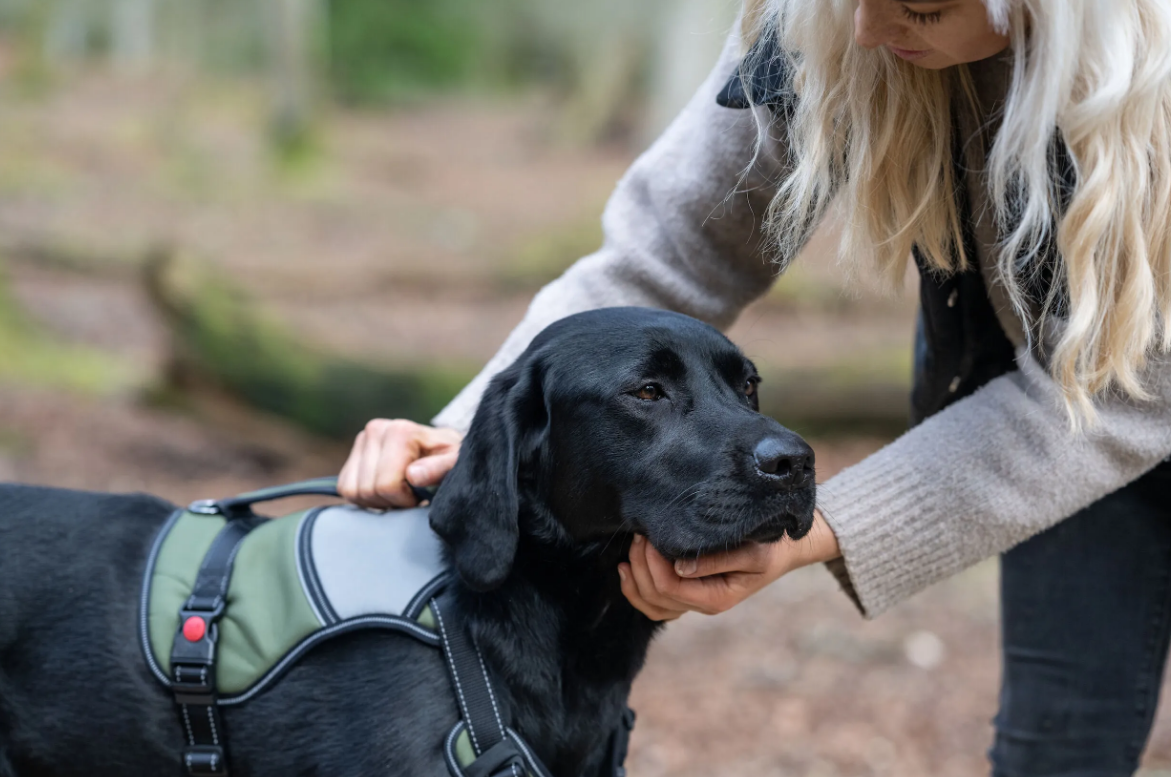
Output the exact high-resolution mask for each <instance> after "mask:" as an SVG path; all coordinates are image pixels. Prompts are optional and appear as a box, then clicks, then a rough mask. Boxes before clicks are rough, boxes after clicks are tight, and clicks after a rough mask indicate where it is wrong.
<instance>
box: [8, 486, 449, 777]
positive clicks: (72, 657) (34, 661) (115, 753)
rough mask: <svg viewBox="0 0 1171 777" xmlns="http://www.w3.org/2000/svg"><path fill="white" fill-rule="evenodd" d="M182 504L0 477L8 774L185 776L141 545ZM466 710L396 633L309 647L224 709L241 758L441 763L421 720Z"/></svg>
mask: <svg viewBox="0 0 1171 777" xmlns="http://www.w3.org/2000/svg"><path fill="white" fill-rule="evenodd" d="M173 510H174V506H173V505H170V504H168V503H167V502H165V501H162V500H160V499H157V498H154V497H150V496H144V495H110V494H98V493H86V492H77V491H65V490H61V489H49V488H36V487H29V486H15V485H0V777H15V776H16V775H22V776H28V775H38V776H41V775H43V776H44V777H65V776H66V775H104V774H109V775H127V774H134V775H138V774H142V775H148V774H177V773H179V770H180V765H179V754H180V752H181V751H182V748H183V744H184V739H183V733H182V729H181V727H180V725H179V719H178V715H177V713H176V709H175V706H174V702H173V701H172V699H171V696H170V694H169V693H168V692H167V691H166V690H165V689H164V688H162V687H161V685H160V684H159V683H158V681H157V680H156V679H155V678H154V677H153V676H152V674H151V673H150V670H149V669H148V667H147V664H146V662H145V659H144V657H143V654H142V650H141V647H140V643H139V639H138V635H137V625H138V617H139V599H140V590H141V586H142V578H143V573H144V571H145V567H146V562H147V557H148V555H149V553H150V548H151V545H152V543H153V541H154V539H155V536H156V534H157V532H158V530H159V528H160V527H161V526H162V524H163V523H164V522H165V521H166V519H167V517H168V516H169V515H170V514H171V513H172V512H173ZM456 718H457V711H456V708H455V702H454V700H453V699H452V697H451V693H450V690H449V687H448V679H447V675H446V670H445V668H444V666H443V663H442V658H441V657H440V656H439V654H438V652H437V651H436V650H434V649H433V648H430V647H428V646H426V645H422V644H419V643H417V642H414V641H413V640H411V639H409V638H407V637H403V636H400V635H396V634H386V633H370V632H367V633H359V634H353V635H347V636H346V637H343V638H339V639H337V640H335V641H333V642H331V643H328V644H325V645H322V646H320V647H319V648H315V649H314V650H313V651H311V652H310V653H309V655H307V656H306V657H305V658H304V659H302V660H301V661H300V662H299V663H298V664H297V665H296V666H295V667H294V668H293V669H292V670H291V671H290V672H289V673H288V675H286V676H285V677H284V678H283V679H282V680H281V681H280V682H279V683H278V684H277V685H276V686H275V687H273V688H272V689H271V690H270V691H267V692H265V693H263V694H261V695H260V696H258V697H257V698H255V699H253V700H251V701H249V702H248V703H246V704H243V705H240V706H238V707H233V708H230V709H226V710H225V711H224V723H225V727H226V729H227V731H228V736H229V737H230V743H229V747H230V751H231V758H232V765H233V771H235V772H236V773H239V774H252V775H266V774H272V775H278V774H279V775H288V774H298V773H310V772H312V773H322V774H334V775H344V774H355V775H358V774H383V775H407V774H418V775H426V774H437V775H438V774H442V773H445V771H446V770H445V768H444V767H443V765H442V764H443V761H442V755H441V751H440V745H441V742H440V741H438V740H437V739H436V738H434V737H428V736H422V737H420V735H419V734H420V732H439V731H446V730H448V729H449V728H450V727H451V726H452V725H453V724H454V721H455V720H456Z"/></svg>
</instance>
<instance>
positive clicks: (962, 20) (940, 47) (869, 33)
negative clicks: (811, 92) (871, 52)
mask: <svg viewBox="0 0 1171 777" xmlns="http://www.w3.org/2000/svg"><path fill="white" fill-rule="evenodd" d="M854 40H855V41H857V43H858V45H859V46H864V47H866V48H868V49H873V48H877V47H879V46H886V47H887V48H888V49H890V50H891V52H892V53H894V54H895V55H896V56H899V57H902V58H903V59H905V60H907V61H908V62H911V63H913V64H915V65H918V66H919V67H925V68H929V69H931V70H940V69H942V68H945V67H951V66H952V65H958V64H960V63H963V62H976V61H977V60H981V59H987V58H988V57H991V56H992V55H993V54H999V53H1000V52H1001V51H1004V50H1005V49H1006V48H1007V47H1008V36H1007V35H1002V34H1000V33H999V32H997V31H996V30H995V28H993V26H992V24H991V23H990V22H989V21H988V9H987V8H985V7H984V3H983V2H982V0H940V2H934V1H933V0H858V9H857V10H856V11H855V12H854Z"/></svg>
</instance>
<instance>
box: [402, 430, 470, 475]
mask: <svg viewBox="0 0 1171 777" xmlns="http://www.w3.org/2000/svg"><path fill="white" fill-rule="evenodd" d="M424 428H425V429H427V432H428V434H427V435H426V437H425V438H424V440H423V456H422V457H421V458H419V459H418V460H417V461H415V462H414V463H412V464H411V465H410V466H408V467H407V472H406V475H407V480H409V481H410V482H411V484H412V485H415V486H436V485H439V482H440V481H441V480H443V478H444V477H445V476H446V475H447V473H448V472H450V471H451V468H452V467H454V466H455V462H456V459H458V458H459V444H460V442H461V440H462V438H461V437H460V435H459V433H458V432H456V431H454V430H452V429H431V428H429V427H424Z"/></svg>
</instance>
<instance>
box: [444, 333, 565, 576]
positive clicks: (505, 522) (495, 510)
mask: <svg viewBox="0 0 1171 777" xmlns="http://www.w3.org/2000/svg"><path fill="white" fill-rule="evenodd" d="M521 359H522V361H523V362H525V363H523V364H522V363H517V364H514V365H513V366H512V367H510V368H509V369H507V370H505V371H504V372H502V373H501V374H499V375H497V376H496V378H494V379H493V380H492V382H491V383H490V384H489V385H488V390H487V391H485V392H484V397H483V399H481V400H480V408H479V410H477V411H476V415H475V418H473V419H472V425H471V428H470V429H468V434H467V436H466V437H465V438H464V441H463V443H462V445H461V446H460V453H459V459H458V461H457V462H456V465H455V467H454V468H452V470H451V472H450V473H448V475H447V477H446V478H444V480H443V485H442V486H441V487H440V488H439V491H438V493H437V494H436V495H435V499H434V501H433V502H432V506H431V516H430V519H431V528H432V529H434V530H435V532H436V533H437V534H438V535H439V536H440V537H442V538H443V539H444V540H445V541H446V542H447V544H448V547H450V548H451V552H452V556H453V558H454V561H455V567H456V570H457V571H458V572H459V576H460V578H462V580H463V582H464V583H465V584H466V585H467V586H468V587H469V588H471V589H472V590H474V591H490V590H492V589H493V588H496V587H497V586H499V585H500V584H501V583H503V582H504V579H505V578H506V577H507V576H508V572H509V570H510V569H512V560H513V557H514V556H515V555H516V545H517V540H518V539H519V536H520V528H519V525H518V519H519V509H520V502H519V498H518V492H517V489H518V484H517V471H518V466H519V465H520V463H521V462H522V461H524V460H526V459H531V455H532V454H533V453H534V452H536V451H537V450H538V448H539V447H540V445H541V444H542V443H541V441H542V440H544V439H545V438H546V432H545V429H546V425H547V424H546V419H547V413H546V411H545V400H544V396H543V393H542V390H541V381H540V379H539V372H540V370H539V368H538V367H537V365H536V364H534V363H530V362H529V361H528V360H525V357H524V356H522V357H521Z"/></svg>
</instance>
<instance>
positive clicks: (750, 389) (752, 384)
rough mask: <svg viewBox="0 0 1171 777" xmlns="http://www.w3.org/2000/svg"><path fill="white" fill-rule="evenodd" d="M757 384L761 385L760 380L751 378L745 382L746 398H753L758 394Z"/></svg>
mask: <svg viewBox="0 0 1171 777" xmlns="http://www.w3.org/2000/svg"><path fill="white" fill-rule="evenodd" d="M757 383H760V378H749V379H748V380H746V381H744V396H746V397H751V396H753V395H754V394H756V384H757Z"/></svg>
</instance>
